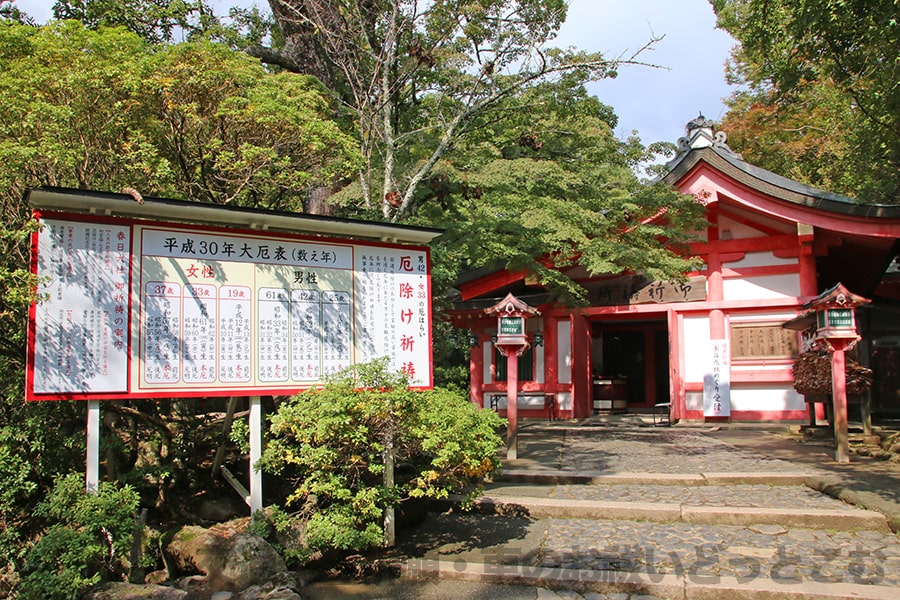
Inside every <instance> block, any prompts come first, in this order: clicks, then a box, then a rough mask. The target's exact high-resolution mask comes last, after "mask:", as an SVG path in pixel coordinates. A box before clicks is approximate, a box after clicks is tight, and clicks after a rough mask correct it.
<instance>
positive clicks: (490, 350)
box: [481, 341, 494, 383]
mask: <svg viewBox="0 0 900 600" xmlns="http://www.w3.org/2000/svg"><path fill="white" fill-rule="evenodd" d="M481 356H482V361H483V362H482V364H483V371H482V377H483V381H484V382H485V383H494V378H493V377H492V376H491V363H493V362H494V344H492V343H491V342H489V341H488V342H483V343H482V344H481Z"/></svg>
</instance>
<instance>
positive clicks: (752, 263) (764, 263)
mask: <svg viewBox="0 0 900 600" xmlns="http://www.w3.org/2000/svg"><path fill="white" fill-rule="evenodd" d="M797 262H798V261H797V259H796V258H779V257H777V256H775V253H774V252H748V253H747V254H745V255H744V258H742V259H741V260H734V261H731V262H726V263H724V266H725V267H727V268H729V269H736V268H740V267H770V266H775V265H778V266H780V265H796V264H797Z"/></svg>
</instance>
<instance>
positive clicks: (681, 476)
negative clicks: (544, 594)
mask: <svg viewBox="0 0 900 600" xmlns="http://www.w3.org/2000/svg"><path fill="white" fill-rule="evenodd" d="M819 478H821V475H820V474H819V473H814V472H810V471H785V472H778V471H771V472H749V473H745V472H736V473H720V472H707V473H612V474H610V473H590V472H578V473H575V472H571V471H551V470H519V469H517V470H504V471H502V472H501V474H500V476H499V477H498V478H497V481H499V482H508V483H530V484H534V485H558V484H573V485H574V484H578V485H588V484H592V485H605V484H608V485H614V484H642V483H644V484H650V483H652V484H658V485H683V486H702V485H739V484H760V485H807V484H809V483H811V482H813V481H815V480H816V479H819Z"/></svg>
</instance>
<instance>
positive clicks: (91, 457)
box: [85, 400, 100, 494]
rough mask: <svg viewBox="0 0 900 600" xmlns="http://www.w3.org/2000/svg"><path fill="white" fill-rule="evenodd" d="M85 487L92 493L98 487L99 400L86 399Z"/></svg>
mask: <svg viewBox="0 0 900 600" xmlns="http://www.w3.org/2000/svg"><path fill="white" fill-rule="evenodd" d="M85 467H86V468H85V489H86V490H87V493H88V494H94V493H96V492H97V490H98V489H99V488H100V401H99V400H88V401H87V456H86V458H85Z"/></svg>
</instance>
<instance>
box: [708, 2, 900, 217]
mask: <svg viewBox="0 0 900 600" xmlns="http://www.w3.org/2000/svg"><path fill="white" fill-rule="evenodd" d="M711 4H712V5H713V7H714V9H715V11H716V14H717V15H718V24H719V26H720V27H722V28H723V29H725V30H727V31H728V32H729V33H731V35H732V36H734V38H735V39H737V40H738V41H739V42H740V47H739V48H737V49H736V50H735V53H734V55H733V69H732V72H731V74H732V76H733V77H734V78H735V81H737V82H739V83H744V84H746V86H747V87H746V89H745V90H744V91H741V92H738V93H737V94H736V95H735V96H734V98H733V99H732V100H731V110H730V112H729V115H728V117H727V118H726V122H725V124H724V126H727V127H728V128H729V129H730V131H729V134H730V141H731V142H732V145H733V146H734V147H736V148H740V149H741V150H742V151H744V149H745V147H746V148H747V150H746V151H745V154H744V156H745V158H747V159H749V160H751V161H753V162H755V163H757V164H760V165H761V166H765V167H769V168H772V169H773V170H778V171H779V172H781V173H783V174H785V175H788V176H791V177H796V178H799V179H800V180H801V181H805V182H809V183H812V184H814V185H823V186H827V187H831V188H832V189H834V191H839V192H843V193H846V194H849V195H852V196H854V197H856V198H858V199H859V200H860V201H863V202H891V203H895V202H898V201H900V175H898V173H900V59H898V48H900V19H898V14H900V13H898V8H900V6H898V3H897V2H896V0H874V1H872V0H711ZM732 131H733V132H734V133H735V134H734V135H732V134H731V132H732ZM782 147H785V148H786V149H787V152H786V153H785V154H786V157H787V158H785V156H784V155H782ZM785 162H787V163H789V164H784V163H785ZM779 167H780V168H779Z"/></svg>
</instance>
